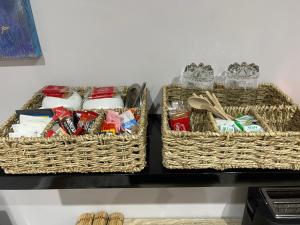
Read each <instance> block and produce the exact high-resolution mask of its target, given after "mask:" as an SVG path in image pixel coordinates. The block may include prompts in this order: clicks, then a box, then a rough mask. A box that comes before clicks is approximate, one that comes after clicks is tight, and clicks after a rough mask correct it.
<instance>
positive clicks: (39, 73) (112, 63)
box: [0, 0, 300, 225]
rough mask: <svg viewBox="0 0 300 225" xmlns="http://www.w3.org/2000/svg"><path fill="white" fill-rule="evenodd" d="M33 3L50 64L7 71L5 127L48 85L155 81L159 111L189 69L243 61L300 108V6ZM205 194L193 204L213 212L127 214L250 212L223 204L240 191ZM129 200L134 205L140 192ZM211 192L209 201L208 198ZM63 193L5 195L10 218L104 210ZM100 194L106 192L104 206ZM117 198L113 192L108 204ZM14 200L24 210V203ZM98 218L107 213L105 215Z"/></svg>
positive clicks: (171, 209) (170, 210)
mask: <svg viewBox="0 0 300 225" xmlns="http://www.w3.org/2000/svg"><path fill="white" fill-rule="evenodd" d="M31 2H32V7H33V12H34V16H35V19H36V25H37V29H38V33H39V36H40V41H41V45H42V49H43V52H44V63H43V62H41V61H40V62H39V63H38V64H39V65H38V66H20V65H26V64H31V63H32V62H28V61H26V62H9V63H7V62H1V65H2V66H3V67H0V77H2V85H1V88H0V95H1V96H2V99H1V100H0V104H2V107H1V111H0V120H1V121H3V120H4V119H5V118H7V116H8V115H10V114H11V113H12V112H13V111H14V110H15V109H17V108H18V107H19V106H21V105H22V104H23V103H24V101H25V100H27V99H28V98H29V97H30V96H31V95H32V93H33V92H34V91H35V90H37V89H39V88H40V87H41V86H43V85H46V84H65V85H93V84H97V85H107V84H116V85H119V84H130V83H132V82H142V81H147V83H148V87H149V89H150V90H151V94H152V98H153V99H155V100H156V102H159V101H160V97H159V96H157V95H158V93H159V90H160V87H161V86H162V85H163V84H168V83H170V82H171V81H172V80H173V78H174V77H175V76H178V75H179V73H180V71H181V69H182V68H183V67H184V65H186V64H187V63H190V62H192V61H195V62H202V61H203V62H205V63H208V64H212V65H213V67H214V68H215V70H216V73H219V72H221V71H222V70H224V69H225V67H227V66H228V64H230V63H232V62H235V61H239V62H240V61H243V60H245V61H248V62H256V63H257V64H259V65H260V67H261V78H262V79H261V80H263V81H271V82H274V83H276V84H277V85H279V86H280V87H281V88H282V89H283V90H284V91H286V92H287V93H288V94H289V95H291V96H292V97H294V98H295V100H296V101H297V102H300V92H299V91H297V88H298V82H299V81H300V78H299V76H298V72H299V59H300V42H299V40H300V29H299V27H300V15H299V9H300V1H299V0H285V1H282V0H251V1H250V0H248V1H246V0H223V1H222V0H163V1H162V0H151V1H149V0H110V1H105V0H88V1H87V0H51V1H48V0H31ZM7 65H10V66H7ZM12 65H19V66H17V67H13V66H12ZM199 190H200V191H199V192H198V191H193V192H190V193H192V194H193V196H194V195H198V194H199V195H200V196H202V197H203V198H205V199H206V200H205V201H204V202H202V201H200V200H199V199H198V200H199V203H198V202H192V203H191V202H187V204H185V205H183V206H181V205H177V204H175V205H174V204H172V205H171V206H170V205H168V201H166V204H167V205H164V206H163V207H162V205H161V204H162V203H159V204H158V205H157V204H156V202H152V201H150V203H149V204H146V202H145V203H143V204H140V203H139V202H138V204H137V207H138V208H139V212H137V211H136V208H134V207H135V205H134V207H133V205H131V204H130V207H127V206H126V207H125V206H124V207H122V208H120V209H122V211H127V213H128V215H130V216H131V217H139V216H181V217H182V216H197V215H198V216H220V215H223V216H241V211H242V210H241V208H242V207H241V206H240V208H239V210H229V211H225V212H223V210H222V209H223V208H224V207H230V206H231V205H230V202H229V200H228V199H227V197H226V199H224V198H222V196H230V193H231V192H232V191H234V190H237V191H239V189H230V188H229V189H222V190H221V189H219V188H217V189H211V188H207V189H205V188H204V189H199ZM127 191H128V193H127V194H128V195H129V196H131V197H132V199H134V196H135V195H134V194H133V193H135V192H132V191H130V190H127ZM144 191H145V192H143V193H144V194H145V195H151V194H153V192H154V193H165V191H166V190H165V189H153V190H144ZM167 192H169V190H167ZM207 192H209V193H210V195H208V196H206V193H207ZM57 193H60V192H57V191H48V192H47V191H45V192H21V191H16V192H0V196H2V198H5V200H6V201H7V202H8V203H9V204H10V203H11V201H13V202H15V203H14V204H13V206H11V207H12V210H11V212H15V213H14V216H16V217H18V215H17V213H16V212H18V213H20V215H22V216H24V218H23V219H25V220H26V216H27V215H28V218H30V219H28V220H27V224H31V225H35V224H40V222H38V221H37V220H38V219H37V218H40V217H37V218H36V220H34V219H33V217H34V216H36V212H37V211H42V212H41V214H43V213H46V212H47V211H48V209H49V210H50V209H51V210H50V212H52V214H51V213H49V215H50V216H51V218H50V219H49V221H52V220H53V221H54V217H55V214H54V212H57V213H58V212H66V214H65V215H64V219H60V220H59V221H60V222H61V221H64V220H66V221H69V217H68V216H69V215H70V218H71V216H74V212H76V213H77V212H78V211H81V209H87V208H94V207H95V205H93V204H91V205H90V204H88V203H87V204H86V208H85V207H84V206H81V205H80V204H79V203H80V201H79V203H78V204H77V203H76V204H75V205H74V206H73V205H72V204H70V205H64V204H63V203H62V202H60V200H59V199H60V198H59V195H57ZM64 193H65V194H67V193H68V192H67V191H65V192H64ZM101 193H102V191H101V190H99V195H98V197H99V199H101V197H102V194H101ZM111 193H112V194H111ZM113 193H115V192H114V191H109V190H106V191H105V194H111V195H114V194H113ZM170 193H171V195H174V193H176V194H178V195H179V196H181V195H183V196H184V195H185V194H186V193H189V190H183V189H182V190H176V191H175V192H174V190H170ZM40 195H41V196H42V199H44V200H43V203H42V204H40V202H39V200H40ZM47 195H49V196H50V197H49V196H47ZM52 195H54V196H55V199H56V200H55V201H54V203H53V204H52V203H47V202H48V200H51V196H52ZM215 195H216V196H217V197H220V199H221V200H220V204H219V207H220V208H218V207H215V204H213V205H210V204H207V205H205V207H204V206H203V205H202V204H206V203H207V202H209V201H210V200H213V199H214V196H215ZM241 195H244V192H242V193H241ZM15 196H18V197H20V198H21V199H23V198H24V199H25V201H19V200H16V197H15ZM85 196H86V197H88V193H87V192H85V191H83V192H81V198H82V200H84V198H85ZM18 199H19V198H18ZM129 199H131V198H129ZM146 200H149V199H146ZM196 200H197V198H196ZM31 201H32V203H31ZM99 201H100V200H99ZM116 201H117V200H116ZM107 204H109V201H108V202H107ZM199 204H200V205H201V206H199ZM4 205H5V204H4ZM6 205H7V204H6ZM41 205H42V206H41ZM7 207H8V206H7ZM107 207H108V208H110V207H116V205H112V206H107ZM117 207H119V205H117ZM181 207H184V209H186V210H182V208H181ZM201 207H202V208H201ZM210 207H213V210H210V209H211V208H210ZM97 208H101V207H100V206H98V205H97ZM150 209H151V210H150ZM198 209H199V210H198ZM43 210H44V211H43ZM73 210H74V211H73ZM25 212H26V213H25ZM71 212H73V214H72V213H71ZM25 214H26V215H25ZM20 218H21V217H20ZM20 218H15V220H16V221H17V220H18V219H20ZM43 221H44V220H43ZM47 222H48V220H47ZM18 224H24V223H21V222H20V223H18ZM49 224H51V222H49ZM56 224H59V223H56ZM61 224H63V223H62V222H61ZM64 224H67V223H64ZM71 224H72V223H71Z"/></svg>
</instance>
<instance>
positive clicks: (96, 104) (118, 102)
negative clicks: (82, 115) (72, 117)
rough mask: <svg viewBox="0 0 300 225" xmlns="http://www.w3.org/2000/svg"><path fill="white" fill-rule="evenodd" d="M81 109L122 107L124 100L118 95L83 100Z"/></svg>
mask: <svg viewBox="0 0 300 225" xmlns="http://www.w3.org/2000/svg"><path fill="white" fill-rule="evenodd" d="M82 108H83V109H87V110H90V109H117V108H124V102H123V99H122V98H121V96H120V95H116V96H114V97H113V98H99V99H90V100H86V101H84V102H83V107H82Z"/></svg>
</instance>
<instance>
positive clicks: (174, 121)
mask: <svg viewBox="0 0 300 225" xmlns="http://www.w3.org/2000/svg"><path fill="white" fill-rule="evenodd" d="M170 126H171V129H172V130H176V131H190V130H191V127H190V117H189V114H188V113H185V114H184V115H183V116H182V117H177V118H170Z"/></svg>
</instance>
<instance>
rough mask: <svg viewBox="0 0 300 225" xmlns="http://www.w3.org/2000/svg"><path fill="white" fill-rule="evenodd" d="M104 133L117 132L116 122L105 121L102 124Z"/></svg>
mask: <svg viewBox="0 0 300 225" xmlns="http://www.w3.org/2000/svg"><path fill="white" fill-rule="evenodd" d="M100 133H102V134H116V124H115V123H110V122H107V121H104V122H103V123H102V125H101V132H100Z"/></svg>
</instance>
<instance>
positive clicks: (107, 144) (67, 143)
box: [0, 88, 148, 174]
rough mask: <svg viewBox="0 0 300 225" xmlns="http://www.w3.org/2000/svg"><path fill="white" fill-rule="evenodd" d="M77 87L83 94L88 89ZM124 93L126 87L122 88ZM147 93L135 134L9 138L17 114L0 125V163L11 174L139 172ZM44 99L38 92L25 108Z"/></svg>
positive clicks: (142, 163)
mask: <svg viewBox="0 0 300 225" xmlns="http://www.w3.org/2000/svg"><path fill="white" fill-rule="evenodd" d="M76 89H77V91H78V92H79V93H81V95H83V93H84V92H85V90H86V89H87V88H76ZM125 94H126V88H122V95H125ZM147 94H148V93H147V90H145V92H144V94H143V98H142V106H141V108H140V109H139V110H140V113H141V118H140V121H139V130H138V133H137V134H134V135H129V134H126V135H111V136H109V135H104V134H100V135H99V134H96V133H93V132H92V133H91V134H87V135H82V136H70V135H66V136H58V137H52V138H44V137H36V138H9V137H7V134H8V132H9V131H10V129H11V125H12V124H14V123H16V122H17V121H18V118H17V115H16V114H14V115H13V116H11V117H10V118H9V119H8V120H7V122H6V123H4V124H3V125H2V126H1V127H0V166H1V168H2V169H4V171H5V173H8V174H37V173H72V172H77V173H88V172H102V173H107V172H139V171H141V170H142V169H143V168H144V167H145V164H146V162H145V160H146V130H147ZM42 99H43V96H42V94H41V92H40V91H39V92H37V93H36V94H35V95H34V96H33V97H32V99H31V100H29V101H28V102H27V103H26V104H25V105H24V106H23V107H22V109H31V108H39V107H40V106H41V103H42ZM98 112H99V117H98V118H97V119H96V122H95V125H94V129H92V131H95V130H96V129H95V127H97V128H98V127H100V124H101V123H102V121H103V120H104V116H105V113H104V111H98ZM48 128H49V127H48ZM46 129H47V128H46Z"/></svg>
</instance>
